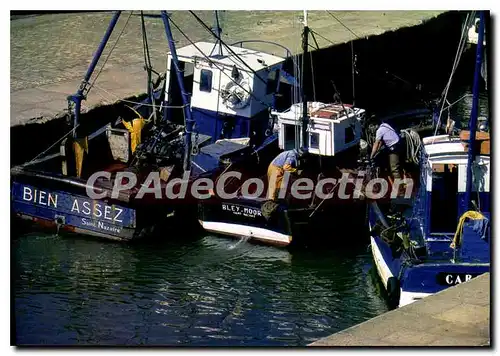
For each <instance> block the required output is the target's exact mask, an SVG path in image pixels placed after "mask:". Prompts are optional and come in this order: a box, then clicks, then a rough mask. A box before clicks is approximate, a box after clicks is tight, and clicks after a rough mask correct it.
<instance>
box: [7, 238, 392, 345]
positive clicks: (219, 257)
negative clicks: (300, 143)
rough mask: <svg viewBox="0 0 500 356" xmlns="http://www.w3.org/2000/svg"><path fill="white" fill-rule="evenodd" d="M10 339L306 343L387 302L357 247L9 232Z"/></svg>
mask: <svg viewBox="0 0 500 356" xmlns="http://www.w3.org/2000/svg"><path fill="white" fill-rule="evenodd" d="M13 251H14V255H15V256H14V258H15V268H14V271H13V272H14V275H13V278H14V280H15V309H16V315H15V320H16V332H17V342H18V343H20V344H27V343H28V344H29V343H34V344H40V343H49V344H77V343H78V344H133V345H136V344H151V345H173V344H189V345H214V346H216V345H269V346H271V345H305V344H307V343H309V342H311V341H313V340H315V339H317V338H319V337H321V336H326V335H328V334H330V333H332V332H335V331H338V330H341V329H344V328H346V327H349V326H351V325H353V324H355V323H358V322H360V321H364V320H366V319H368V318H370V317H373V316H375V315H378V314H380V313H382V312H383V311H385V310H386V306H385V303H384V301H383V299H382V298H380V297H379V296H377V295H376V294H375V290H374V289H373V287H372V286H371V285H370V284H369V283H368V282H367V281H368V279H367V271H368V269H369V266H370V265H371V257H370V255H369V254H368V252H367V251H366V249H365V247H364V246H363V247H362V248H361V249H350V250H344V251H337V252H335V251H313V250H311V251H293V252H291V251H289V250H286V249H278V248H273V247H268V246H260V245H254V244H251V243H248V242H246V241H241V242H240V241H238V240H234V239H229V238H222V237H215V236H210V235H208V236H204V237H202V238H200V239H198V240H194V241H189V242H186V243H178V242H172V243H165V244H163V245H160V246H158V245H147V244H144V245H125V244H116V243H107V242H103V241H99V240H91V239H87V238H74V237H71V238H69V237H65V236H63V237H58V236H49V235H43V234H36V235H35V234H31V236H21V237H19V238H18V239H16V240H14V246H13Z"/></svg>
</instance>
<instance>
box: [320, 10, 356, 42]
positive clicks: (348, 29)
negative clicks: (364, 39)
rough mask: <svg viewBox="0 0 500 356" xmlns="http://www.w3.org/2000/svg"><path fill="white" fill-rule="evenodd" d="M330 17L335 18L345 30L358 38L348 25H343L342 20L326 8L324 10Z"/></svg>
mask: <svg viewBox="0 0 500 356" xmlns="http://www.w3.org/2000/svg"><path fill="white" fill-rule="evenodd" d="M325 11H326V12H327V13H328V14H329V15H330V16H331V17H333V18H334V19H335V20H337V21H338V22H339V24H341V25H342V26H344V27H345V28H346V30H347V31H349V32H350V33H352V34H353V35H354V37H356V38H358V39H359V38H360V37H359V36H358V35H357V34H355V33H354V31H352V30H351V29H350V28H349V27H347V26H346V25H344V23H343V22H342V21H340V20H339V18H338V17H337V16H335V15H334V14H332V13H331V12H330V11H328V10H325Z"/></svg>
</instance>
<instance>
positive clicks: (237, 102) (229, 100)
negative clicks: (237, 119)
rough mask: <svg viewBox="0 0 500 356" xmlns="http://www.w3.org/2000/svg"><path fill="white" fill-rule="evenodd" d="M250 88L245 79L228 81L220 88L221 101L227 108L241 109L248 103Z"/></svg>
mask: <svg viewBox="0 0 500 356" xmlns="http://www.w3.org/2000/svg"><path fill="white" fill-rule="evenodd" d="M251 90H252V88H251V87H250V84H249V83H248V81H247V80H246V79H243V80H239V81H230V82H229V83H227V85H226V86H225V87H224V89H223V90H222V94H221V97H222V103H223V104H224V105H225V106H226V107H227V108H229V109H232V110H241V109H243V108H245V107H247V106H248V104H249V103H250V96H251V93H252V91H251Z"/></svg>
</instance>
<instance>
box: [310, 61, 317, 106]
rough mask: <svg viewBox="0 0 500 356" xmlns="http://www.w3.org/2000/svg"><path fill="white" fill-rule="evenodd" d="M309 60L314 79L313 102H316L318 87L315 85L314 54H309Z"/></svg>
mask: <svg viewBox="0 0 500 356" xmlns="http://www.w3.org/2000/svg"><path fill="white" fill-rule="evenodd" d="M309 58H310V60H311V78H312V87H313V101H316V85H315V83H314V66H313V57H312V52H309Z"/></svg>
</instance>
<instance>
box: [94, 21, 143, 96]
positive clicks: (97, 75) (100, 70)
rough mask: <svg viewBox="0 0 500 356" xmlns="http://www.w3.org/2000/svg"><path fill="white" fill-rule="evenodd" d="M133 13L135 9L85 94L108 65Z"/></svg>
mask: <svg viewBox="0 0 500 356" xmlns="http://www.w3.org/2000/svg"><path fill="white" fill-rule="evenodd" d="M132 13H133V11H130V15H128V18H127V22H125V25H124V26H123V28H122V31H121V32H120V34H119V35H118V37H117V38H116V41H115V43H114V44H113V47H111V50H110V51H109V53H108V55H107V56H106V59H105V60H104V63H103V64H102V66H101V68H100V69H99V72H97V74H96V76H95V77H94V81H93V82H92V84H90V86H89V87H88V89H87V92H86V93H85V95H87V94H88V93H89V92H90V89H92V87H93V86H94V84H95V82H96V81H97V78H99V75H100V74H101V72H102V70H103V69H104V66H105V65H106V63H107V62H108V59H109V57H110V56H111V53H113V50H114V49H115V47H116V45H117V44H118V40H119V39H120V37H121V36H122V34H123V32H124V31H125V28H126V27H127V25H128V22H129V20H130V17H132Z"/></svg>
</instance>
